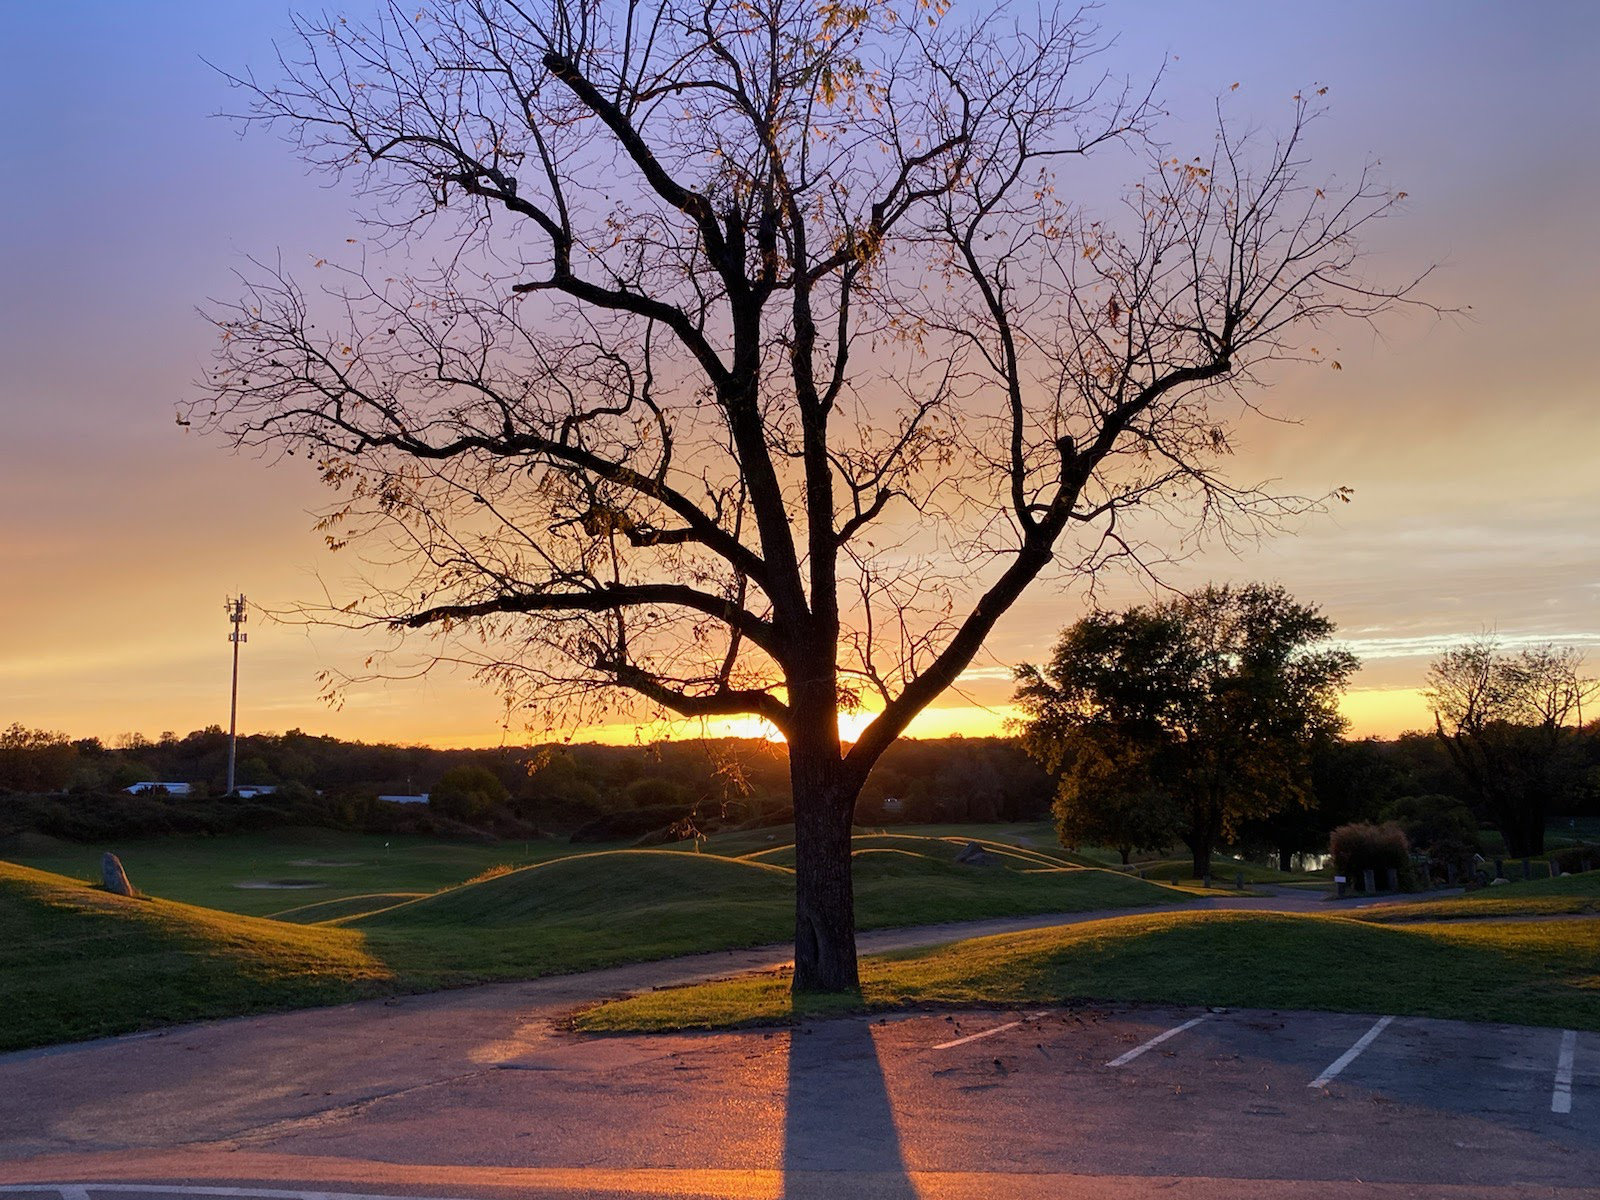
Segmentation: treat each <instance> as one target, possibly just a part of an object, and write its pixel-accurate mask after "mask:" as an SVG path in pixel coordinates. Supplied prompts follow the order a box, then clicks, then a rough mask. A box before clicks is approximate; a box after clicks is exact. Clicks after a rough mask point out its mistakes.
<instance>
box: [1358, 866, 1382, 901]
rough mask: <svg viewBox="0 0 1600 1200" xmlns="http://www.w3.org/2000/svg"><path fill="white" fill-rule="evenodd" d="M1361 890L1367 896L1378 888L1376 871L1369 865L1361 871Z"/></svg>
mask: <svg viewBox="0 0 1600 1200" xmlns="http://www.w3.org/2000/svg"><path fill="white" fill-rule="evenodd" d="M1361 890H1362V891H1364V892H1366V893H1367V895H1369V896H1370V895H1372V893H1373V892H1375V891H1377V890H1378V873H1377V872H1376V871H1374V870H1373V869H1372V868H1371V867H1367V868H1366V869H1365V870H1363V871H1362V872H1361Z"/></svg>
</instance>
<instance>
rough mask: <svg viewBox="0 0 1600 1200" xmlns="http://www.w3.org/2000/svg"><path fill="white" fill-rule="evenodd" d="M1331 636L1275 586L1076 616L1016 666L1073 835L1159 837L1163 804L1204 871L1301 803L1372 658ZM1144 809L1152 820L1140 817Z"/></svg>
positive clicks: (1027, 726) (1026, 730) (1023, 701)
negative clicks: (1235, 841) (1048, 650)
mask: <svg viewBox="0 0 1600 1200" xmlns="http://www.w3.org/2000/svg"><path fill="white" fill-rule="evenodd" d="M1333 631H1334V625H1333V622H1332V621H1330V620H1329V619H1328V618H1327V617H1325V616H1323V615H1322V614H1320V613H1319V612H1318V611H1317V610H1316V609H1315V608H1313V607H1310V606H1307V605H1303V604H1300V603H1298V602H1297V601H1295V600H1294V599H1293V598H1292V597H1291V596H1289V594H1288V593H1287V592H1286V591H1285V590H1284V589H1283V588H1281V587H1275V586H1268V585H1264V584H1248V585H1245V586H1242V587H1226V586H1225V587H1215V586H1212V587H1207V588H1205V589H1204V590H1203V591H1200V592H1197V593H1196V594H1194V595H1193V596H1187V597H1178V598H1175V599H1173V600H1170V601H1167V602H1164V603H1159V604H1152V605H1147V606H1139V607H1135V608H1130V609H1128V610H1126V611H1125V612H1121V613H1105V612H1099V613H1094V614H1092V615H1090V616H1088V617H1085V618H1083V619H1082V620H1080V621H1078V622H1077V623H1076V624H1074V625H1072V626H1071V627H1069V628H1068V629H1067V630H1066V631H1065V632H1063V634H1062V635H1061V638H1060V640H1059V641H1058V642H1057V643H1056V646H1055V650H1054V652H1053V654H1052V655H1051V659H1050V662H1049V663H1048V664H1046V665H1045V666H1044V667H1042V668H1041V667H1037V666H1033V665H1028V664H1024V665H1023V666H1022V667H1019V668H1018V670H1017V680H1018V684H1019V686H1018V688H1017V702H1018V703H1019V704H1020V705H1021V706H1022V708H1023V710H1024V711H1025V712H1026V713H1027V714H1028V716H1027V719H1026V721H1025V722H1024V724H1023V726H1022V740H1023V745H1024V746H1025V748H1027V749H1028V750H1029V752H1030V753H1032V754H1033V755H1034V756H1035V757H1036V758H1038V759H1039V760H1040V761H1041V762H1043V763H1044V764H1045V765H1046V766H1047V767H1049V768H1050V769H1052V770H1054V771H1057V772H1059V774H1060V788H1059V790H1058V793H1057V799H1056V810H1057V814H1058V821H1059V822H1060V824H1061V827H1062V832H1063V836H1064V837H1068V838H1071V837H1088V838H1094V837H1103V838H1107V839H1114V838H1119V837H1120V838H1122V839H1124V840H1125V841H1126V840H1127V839H1131V838H1134V837H1137V838H1138V839H1140V840H1141V844H1155V843H1156V842H1157V841H1158V840H1159V838H1160V830H1159V828H1158V827H1156V826H1155V824H1154V823H1155V822H1158V821H1159V820H1160V819H1161V818H1162V816H1163V815H1165V819H1166V822H1167V823H1166V834H1167V837H1166V840H1167V841H1169V842H1170V841H1171V840H1172V838H1173V837H1177V838H1181V839H1182V840H1183V842H1184V843H1185V844H1186V845H1187V846H1188V847H1189V850H1190V852H1191V854H1192V855H1193V859H1194V863H1193V865H1194V872H1195V876H1196V878H1200V877H1202V876H1204V875H1206V874H1209V872H1210V861H1211V852H1212V849H1213V848H1214V847H1215V846H1216V845H1217V844H1218V842H1219V841H1220V840H1221V839H1223V838H1225V837H1228V836H1231V835H1233V834H1234V833H1235V832H1237V830H1238V829H1239V827H1240V826H1241V824H1242V823H1243V822H1244V821H1246V820H1248V819H1251V818H1259V817H1265V816H1269V815H1271V814H1272V813H1273V812H1275V811H1278V810H1280V809H1283V808H1285V807H1288V806H1289V805H1293V804H1299V803H1304V802H1305V801H1306V799H1307V796H1308V787H1309V782H1310V770H1311V752H1312V750H1313V748H1314V747H1315V746H1316V744H1317V743H1318V742H1319V741H1325V740H1327V739H1331V738H1333V737H1336V736H1337V735H1338V733H1339V732H1340V730H1342V729H1343V727H1344V720H1343V718H1342V717H1340V715H1339V710H1338V699H1339V694H1340V692H1341V691H1342V690H1343V688H1344V686H1345V684H1346V682H1347V681H1348V679H1349V677H1350V676H1351V675H1352V674H1353V673H1354V672H1355V670H1356V668H1357V666H1358V665H1359V664H1358V663H1357V660H1356V658H1355V656H1354V655H1353V654H1351V653H1350V652H1349V651H1348V650H1344V649H1341V648H1338V647H1334V646H1330V645H1328V644H1327V642H1328V639H1329V638H1330V637H1331V636H1332V634H1333ZM1141 808H1142V809H1143V810H1144V812H1143V813H1142V816H1143V817H1144V819H1145V820H1146V822H1147V823H1146V824H1145V825H1144V826H1142V827H1141V826H1132V825H1130V824H1129V823H1128V821H1127V816H1126V814H1127V813H1128V812H1130V811H1137V810H1139V809H1141ZM1134 829H1137V830H1138V832H1137V834H1135V833H1134V832H1133V830H1134ZM1119 830H1123V832H1119ZM1110 844H1112V845H1117V844H1118V842H1117V841H1116V840H1111V841H1110Z"/></svg>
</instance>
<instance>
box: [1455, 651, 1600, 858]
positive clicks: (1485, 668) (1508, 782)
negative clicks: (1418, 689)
mask: <svg viewBox="0 0 1600 1200" xmlns="http://www.w3.org/2000/svg"><path fill="white" fill-rule="evenodd" d="M1582 670H1583V656H1582V655H1581V654H1580V653H1579V652H1578V651H1576V650H1573V649H1571V648H1563V647H1559V646H1556V645H1554V644H1553V643H1545V644H1543V645H1537V646H1527V647H1524V648H1523V649H1521V650H1517V651H1508V650H1506V649H1504V648H1503V647H1502V646H1501V645H1500V644H1499V643H1498V642H1497V641H1496V640H1495V639H1494V638H1488V637H1485V638H1477V639H1475V640H1473V641H1469V642H1465V643H1463V644H1461V645H1459V646H1456V647H1454V648H1452V649H1450V650H1447V651H1445V653H1444V654H1442V655H1440V656H1439V657H1438V658H1437V659H1435V660H1434V662H1433V665H1432V666H1431V667H1430V668H1429V670H1428V690H1427V692H1426V695H1427V699H1428V705H1429V707H1430V708H1431V709H1432V710H1433V717H1434V727H1435V730H1436V732H1437V733H1438V736H1439V739H1440V740H1441V741H1442V742H1443V743H1444V745H1445V748H1446V749H1447V750H1448V751H1449V753H1450V760H1451V762H1452V764H1453V765H1454V766H1455V768H1456V770H1457V771H1458V772H1459V774H1460V776H1461V778H1462V780H1463V781H1464V782H1465V783H1466V785H1467V787H1468V789H1469V791H1470V793H1471V795H1472V797H1473V798H1474V800H1476V801H1477V803H1478V805H1479V807H1480V808H1481V809H1483V810H1484V813H1485V815H1487V816H1489V817H1490V818H1491V819H1492V820H1493V821H1494V822H1495V824H1496V825H1498V826H1499V828H1500V832H1501V834H1502V836H1503V837H1504V838H1505V843H1506V849H1507V850H1508V851H1509V852H1510V853H1511V854H1513V855H1515V856H1517V857H1519V858H1525V857H1527V856H1528V855H1530V854H1540V853H1543V851H1544V827H1545V821H1546V818H1547V817H1548V816H1549V814H1550V812H1551V811H1552V809H1553V808H1554V806H1555V805H1556V804H1558V803H1559V802H1560V800H1561V799H1562V798H1564V797H1566V796H1570V795H1571V794H1572V793H1573V792H1574V791H1575V789H1576V788H1577V786H1578V784H1579V779H1578V774H1579V768H1580V762H1579V758H1578V753H1577V751H1578V744H1577V741H1578V739H1577V734H1578V731H1579V730H1578V727H1579V726H1580V725H1581V723H1582V717H1583V704H1584V701H1585V700H1587V699H1590V698H1592V697H1593V696H1594V695H1595V694H1596V692H1597V691H1600V683H1597V681H1596V680H1593V679H1588V678H1585V677H1584V675H1583V674H1582Z"/></svg>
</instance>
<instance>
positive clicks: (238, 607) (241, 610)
mask: <svg viewBox="0 0 1600 1200" xmlns="http://www.w3.org/2000/svg"><path fill="white" fill-rule="evenodd" d="M222 607H223V608H224V609H225V610H226V611H227V614H228V620H229V621H231V622H232V623H233V632H231V633H230V634H228V640H229V641H230V642H232V643H233V702H232V704H231V705H230V706H229V708H228V795H230V796H231V795H233V766H234V761H235V758H236V756H237V752H238V748H239V644H240V643H241V642H248V641H249V640H250V635H249V634H248V633H246V632H244V630H243V629H241V628H240V626H241V625H243V624H244V623H245V621H246V619H247V618H248V615H249V614H248V613H247V612H246V609H245V598H244V593H243V592H241V593H239V597H238V599H235V598H234V597H232V596H229V597H228V598H227V599H226V600H224V601H223V604H222Z"/></svg>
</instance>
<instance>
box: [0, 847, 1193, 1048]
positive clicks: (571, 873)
mask: <svg viewBox="0 0 1600 1200" xmlns="http://www.w3.org/2000/svg"><path fill="white" fill-rule="evenodd" d="M309 840H310V844H311V848H310V849H308V848H307V843H306V842H301V841H298V840H293V839H285V838H284V837H282V835H277V836H275V837H274V838H273V839H271V840H270V844H269V845H268V846H266V847H257V848H255V849H254V850H253V851H249V852H248V853H247V852H246V850H245V848H243V847H239V846H237V845H233V844H231V843H233V842H234V839H221V838H218V839H211V840H208V841H206V842H203V843H202V844H201V845H200V846H194V845H192V844H191V845H190V846H188V847H177V846H172V845H168V846H165V847H164V849H165V850H166V851H167V857H166V859H165V860H164V861H165V863H166V869H167V870H168V871H170V872H173V875H172V876H171V877H172V878H177V877H182V878H183V880H184V881H185V882H186V884H187V887H188V889H189V890H190V891H191V894H192V893H193V892H195V891H201V890H203V889H204V888H205V887H209V888H211V889H213V891H214V892H215V893H216V894H219V895H221V896H222V897H223V898H224V899H225V900H228V901H233V900H235V899H236V895H235V893H236V892H237V893H238V894H239V895H244V896H246V897H247V898H248V897H251V896H252V895H253V893H251V892H248V891H244V892H240V891H239V889H235V888H233V887H232V883H231V882H230V881H231V880H234V879H235V878H236V877H237V875H236V873H237V872H240V871H241V870H249V871H262V872H263V874H265V871H264V870H263V868H265V869H266V870H271V869H273V868H272V864H273V863H277V864H279V865H280V866H281V865H285V864H284V856H286V855H287V856H293V858H294V859H300V860H302V861H304V860H307V859H312V858H318V859H320V860H321V861H324V862H333V861H355V855H354V851H356V850H358V849H360V846H359V844H355V845H352V843H351V842H350V841H349V840H348V839H345V840H339V839H337V838H335V839H320V838H319V839H309ZM891 840H892V844H888V842H886V840H885V839H881V838H877V837H874V836H871V835H869V836H867V837H864V838H863V839H862V845H861V849H860V852H859V853H858V854H857V856H856V860H855V878H856V898H857V904H856V915H857V923H858V925H859V926H860V927H861V928H863V929H876V928H885V927H894V926H905V925H921V924H931V923H938V922H945V921H963V920H975V919H980V918H985V917H1000V916H1013V915H1023V914H1032V913H1050V912H1079V911H1086V910H1093V909H1110V908H1133V907H1141V906H1147V905H1152V904H1159V903H1167V902H1173V901H1179V902H1181V901H1183V900H1185V899H1187V896H1186V894H1185V893H1183V892H1182V891H1179V890H1176V889H1171V888H1165V887H1162V886H1160V885H1158V884H1153V883H1147V882H1143V881H1141V880H1138V879H1132V878H1129V877H1127V876H1125V875H1121V874H1118V873H1116V872H1111V871H1101V870H1093V869H1080V868H1074V867H1068V866H1065V865H1064V864H1060V863H1059V862H1056V860H1054V859H1052V858H1049V857H1043V858H1040V857H1036V856H1034V855H1032V854H1030V853H1017V854H1010V853H1006V854H1002V853H999V852H996V854H995V855H994V861H993V862H991V863H990V864H989V865H986V866H977V867H973V866H963V865H959V864H957V863H956V862H955V861H954V858H955V854H956V852H957V851H958V850H959V849H960V846H961V845H962V844H964V842H962V841H959V840H958V841H956V842H951V841H946V840H944V839H942V838H926V837H924V838H915V837H910V838H908V837H903V836H898V835H897V836H896V837H895V838H894V839H891ZM396 849H397V850H400V851H401V852H402V854H403V858H401V859H397V860H396V862H395V865H394V866H393V867H391V868H390V873H389V874H388V875H387V876H386V877H385V878H383V879H382V880H381V881H380V882H384V883H388V882H391V881H392V880H393V879H395V878H401V879H411V880H421V879H426V878H427V877H428V874H429V872H438V871H442V870H445V869H451V870H456V871H461V872H462V873H466V871H467V870H468V869H471V868H477V869H478V870H479V871H482V863H483V861H485V860H486V859H488V858H490V857H498V858H501V859H503V858H504V850H505V847H500V848H499V849H500V854H499V855H498V856H491V855H482V857H481V858H479V859H478V861H472V860H471V859H469V858H465V857H464V856H460V855H453V854H452V853H451V852H454V851H457V850H459V849H468V850H477V851H479V853H480V855H481V854H482V851H483V849H484V848H482V847H457V846H454V845H451V844H439V843H434V844H433V845H432V846H431V847H423V846H410V847H396ZM488 849H491V850H492V849H494V848H492V847H491V848H488ZM205 850H212V851H215V852H216V854H217V861H213V862H210V863H207V862H206V861H205V859H204V855H203V851H205ZM425 851H426V852H425ZM341 852H342V853H346V854H348V855H350V857H349V858H348V859H346V860H336V859H334V858H333V855H334V854H336V853H341ZM250 854H253V855H254V857H253V858H252V857H250ZM74 861H76V860H74ZM127 861H128V862H129V869H130V873H131V874H132V875H133V879H134V883H135V885H136V886H140V887H141V888H142V889H143V890H146V891H151V890H154V884H155V883H156V882H159V881H160V880H161V879H162V878H163V875H162V873H161V872H160V871H157V870H154V869H151V870H146V871H145V872H144V873H143V874H142V875H141V873H140V871H139V869H138V866H137V864H138V863H139V861H140V859H139V858H138V857H137V856H136V855H133V854H130V855H129V857H128V860H127ZM150 861H151V862H153V861H155V859H154V858H152V859H151V860H150ZM291 861H292V860H291ZM401 862H406V863H408V865H407V866H405V867H403V868H402V867H401V866H400V863H401ZM1052 862H1055V863H1056V865H1053V866H1046V865H1041V864H1042V863H1052ZM247 864H248V865H247ZM491 865H492V864H491ZM185 868H188V869H185ZM3 869H4V870H5V871H6V872H7V874H6V875H5V876H4V877H3V879H0V883H3V884H4V885H5V889H6V890H5V893H4V895H5V901H4V902H5V904H6V905H7V906H8V907H6V908H4V909H0V928H3V929H5V930H6V932H7V935H8V937H10V939H11V944H10V946H9V947H8V949H7V954H9V957H0V1029H3V1033H0V1045H3V1046H10V1047H15V1046H20V1045H31V1044H37V1043H39V1042H49V1041H61V1040H68V1039H71V1038H78V1037H89V1036H95V1035H98V1034H105V1033H113V1032H127V1031H129V1030H134V1029H142V1028H147V1027H149V1026H151V1025H155V1024H163V1023H171V1022H176V1021H184V1020H191V1019H194V1018H197V1017H204V1016H220V1015H224V1014H227V1013H232V1012H249V1011H253V1010H255V1009H258V1008H280V1007H292V1006H297V1005H312V1004H321V1003H331V1002H335V1001H340V1000H345V999H349V998H350V997H352V996H354V995H365V994H374V993H376V992H381V991H385V990H389V991H415V990H423V989H429V988H437V987H449V986H456V985H461V984H467V983H475V982H484V981H489V980H497V979H523V978H532V977H535V976H538V975H544V974H552V973H558V972H570V971H578V970H585V969H588V968H593V967H599V966H605V965H610V964H614V963H623V962H638V961H644V960H648V959H657V958H669V957H673V956H675V955H679V954H688V953H695V952H701V951H707V950H718V949H727V948H731V947H740V946H755V945H763V944H769V943H778V944H781V943H783V942H785V941H787V940H788V939H789V938H790V937H791V936H792V933H793V928H794V925H793V923H794V872H793V870H792V868H789V867H785V866H782V865H778V864H774V863H769V862H763V861H760V859H759V858H730V857H724V856H719V855H713V854H693V853H680V852H673V851H662V850H611V851H595V852H586V853H577V854H568V855H566V856H565V857H561V858H554V859H551V860H549V861H547V862H544V863H539V864H536V865H533V866H529V867H524V868H520V869H517V870H511V871H506V872H503V873H492V872H488V873H485V874H484V877H483V878H481V879H478V880H476V881H473V882H468V883H465V884H461V885H459V886H456V887H453V888H445V889H443V890H439V891H432V892H429V893H426V894H422V895H416V894H415V893H409V892H406V891H402V890H400V889H395V890H384V891H378V892H354V891H352V892H350V893H349V894H335V895H332V896H329V897H328V898H326V899H312V898H311V897H314V896H318V895H322V894H323V893H322V892H319V891H313V892H309V893H308V892H306V891H298V892H279V893H274V895H276V896H278V897H282V898H292V899H295V900H300V901H301V903H300V904H298V905H296V906H295V907H293V908H291V909H289V910H288V911H287V912H285V913H283V915H282V918H281V919H279V920H263V919H261V918H259V917H253V916H245V915H240V914H236V913H224V912H221V911H217V910H214V909H208V908H200V907H194V906H191V905H187V904H181V903H175V902H172V901H170V900H122V899H119V898H117V897H112V896H108V895H106V894H105V893H104V892H101V891H98V890H95V889H91V888H89V887H88V886H86V885H85V884H83V883H82V882H81V881H77V880H72V879H68V878H65V877H63V876H60V875H47V874H44V873H42V872H39V871H36V870H32V869H30V868H27V867H20V866H15V867H13V866H5V867H4V868H3ZM290 869H293V870H298V871H306V872H309V871H314V870H317V869H318V868H315V867H311V868H308V867H304V866H300V867H293V866H291V867H290ZM323 869H326V870H328V871H330V872H333V871H347V872H348V873H349V875H350V876H359V875H360V874H361V873H362V872H361V871H360V870H358V869H357V868H354V867H342V868H335V867H327V868H323ZM247 877H249V876H247ZM266 877H271V876H270V875H267V876H266ZM457 878H458V879H459V878H460V876H459V875H458V876H457ZM351 886H352V887H353V886H354V885H353V884H352V885H351ZM327 890H328V891H333V892H336V893H337V892H338V891H339V889H338V888H336V887H335V886H334V885H333V884H332V883H331V882H330V884H329V887H328V889H327ZM280 902H281V901H280ZM13 929H15V930H16V931H17V932H16V934H15V935H12V933H11V931H12V930H13ZM102 951H104V952H106V953H107V954H108V955H109V957H108V958H107V960H106V962H107V964H109V965H105V966H102V964H101V963H100V962H98V961H97V955H98V954H100V953H101V952H102ZM145 972H148V973H149V974H150V979H151V980H152V982H151V983H150V984H149V986H145V985H144V984H142V983H141V982H140V980H141V978H142V977H143V974H144V973H145ZM85 973H88V974H90V975H92V979H93V982H92V983H91V985H90V986H89V987H87V988H85V987H84V986H83V984H82V977H83V976H84V975H85ZM53 997H63V998H66V999H64V1000H63V1001H62V1005H61V1007H60V1019H59V1020H57V1019H56V1017H55V1014H56V1012H57V1007H56V1005H55V1002H54V1000H53V999H52V998H53ZM11 1014H20V1015H19V1016H17V1017H15V1019H14V1018H13V1016H12V1015H11Z"/></svg>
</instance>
